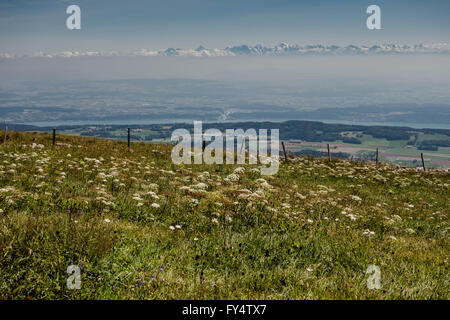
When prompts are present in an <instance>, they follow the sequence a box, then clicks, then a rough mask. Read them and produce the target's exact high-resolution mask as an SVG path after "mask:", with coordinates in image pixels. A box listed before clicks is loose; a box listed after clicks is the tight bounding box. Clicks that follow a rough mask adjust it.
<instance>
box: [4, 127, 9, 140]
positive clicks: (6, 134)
mask: <svg viewBox="0 0 450 320" xmlns="http://www.w3.org/2000/svg"><path fill="white" fill-rule="evenodd" d="M7 136H8V126H5V136H4V137H3V143H6V137H7Z"/></svg>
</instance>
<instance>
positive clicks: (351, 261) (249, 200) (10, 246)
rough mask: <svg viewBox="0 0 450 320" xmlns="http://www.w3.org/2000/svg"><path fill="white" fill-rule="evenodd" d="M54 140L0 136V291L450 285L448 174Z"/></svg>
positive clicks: (187, 293)
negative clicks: (268, 165)
mask: <svg viewBox="0 0 450 320" xmlns="http://www.w3.org/2000/svg"><path fill="white" fill-rule="evenodd" d="M0 135H1V136H3V132H0ZM366 139H367V140H366V141H365V142H364V144H365V145H379V146H380V148H382V151H383V152H385V153H397V152H398V150H397V149H396V145H395V144H392V145H390V144H387V145H382V144H381V143H380V142H381V141H371V140H370V139H368V138H366ZM51 144H52V142H51V135H50V134H48V133H21V132H9V134H8V140H7V143H6V144H2V145H1V146H0V257H1V259H0V298H3V299H449V298H450V282H449V261H448V258H449V252H450V241H449V213H450V211H449V203H450V201H449V200H450V189H449V187H450V173H448V172H444V171H427V172H423V171H418V170H415V169H412V168H411V169H406V168H399V167H395V166H392V165H389V164H385V163H381V164H380V165H379V167H378V168H376V167H375V165H374V164H373V163H369V162H353V161H347V160H339V159H333V160H332V161H331V162H327V161H326V160H325V159H313V158H311V157H295V158H294V157H292V158H291V159H290V160H289V162H284V161H283V162H281V164H280V170H279V171H278V173H277V174H276V175H274V176H261V175H260V173H259V172H260V171H259V168H258V167H257V166H250V165H240V166H237V165H175V164H173V163H172V161H171V158H170V152H171V147H170V146H167V145H164V144H152V143H132V146H131V149H128V148H127V144H126V142H121V141H116V140H107V139H99V138H86V137H76V136H64V135H58V136H57V145H56V146H54V147H52V145H51ZM312 147H317V148H321V147H320V146H312ZM367 148H370V147H367ZM397 148H402V147H401V146H397ZM440 152H441V151H440ZM70 265H76V266H79V267H80V270H81V285H80V289H75V290H70V289H68V287H67V286H66V280H67V278H68V277H69V276H70V275H69V274H68V273H67V268H68V266H70ZM371 265H375V266H377V267H378V268H379V270H380V279H381V286H380V288H378V289H369V288H368V286H367V280H368V279H369V277H371V276H373V274H370V273H367V270H368V268H369V267H370V266H371ZM369 270H370V269H369Z"/></svg>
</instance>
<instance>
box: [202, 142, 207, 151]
mask: <svg viewBox="0 0 450 320" xmlns="http://www.w3.org/2000/svg"><path fill="white" fill-rule="evenodd" d="M205 148H206V141H205V140H202V151H205Z"/></svg>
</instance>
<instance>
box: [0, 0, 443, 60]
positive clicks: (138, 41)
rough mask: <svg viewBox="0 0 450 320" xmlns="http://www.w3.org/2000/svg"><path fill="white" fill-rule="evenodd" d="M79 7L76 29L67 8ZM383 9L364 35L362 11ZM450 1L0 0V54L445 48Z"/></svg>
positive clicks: (365, 16)
mask: <svg viewBox="0 0 450 320" xmlns="http://www.w3.org/2000/svg"><path fill="white" fill-rule="evenodd" d="M71 4H77V5H79V6H80V8H81V30H68V29H67V28H66V19H67V17H68V14H66V8H67V6H68V5H71ZM371 4H376V5H378V6H380V8H381V26H382V29H381V30H368V29H367V28H366V19H367V17H368V14H367V13H366V8H367V7H368V6H369V5H371ZM449 15H450V1H442V0H428V1H424V0H421V1H417V0H408V1H405V0H395V1H392V0H391V1H372V0H371V1H360V0H349V1H336V0H304V1H302V0H297V1H292V0H276V1H275V0H264V1H261V0H221V1H217V0H164V1H154V0H128V1H115V0H96V1H94V0H84V1H83V0H82V1H72V0H42V1H39V0H35V1H33V0H0V53H11V54H30V53H34V52H41V51H43V52H60V51H90V50H91V51H118V52H132V51H135V50H139V49H142V48H145V49H164V48H169V47H172V48H196V47H197V46H199V45H203V46H205V47H207V48H224V47H226V46H227V45H240V44H249V45H254V44H263V45H273V44H277V43H280V42H282V41H285V42H289V43H298V44H336V45H348V44H357V45H372V44H383V43H397V44H417V43H425V44H429V43H442V42H447V43H448V42H450V17H449Z"/></svg>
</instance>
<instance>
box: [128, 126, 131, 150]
mask: <svg viewBox="0 0 450 320" xmlns="http://www.w3.org/2000/svg"><path fill="white" fill-rule="evenodd" d="M130 138H131V136H130V128H128V148H130Z"/></svg>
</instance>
